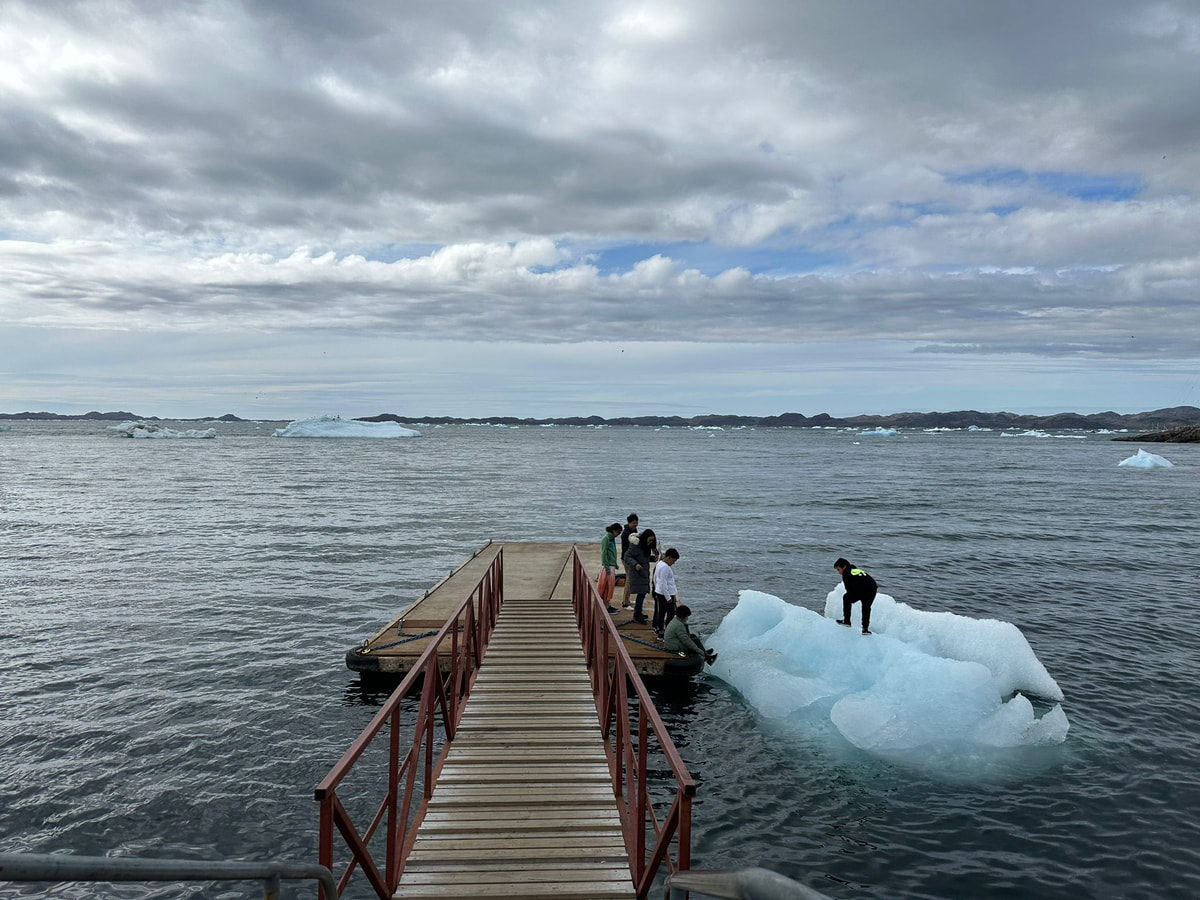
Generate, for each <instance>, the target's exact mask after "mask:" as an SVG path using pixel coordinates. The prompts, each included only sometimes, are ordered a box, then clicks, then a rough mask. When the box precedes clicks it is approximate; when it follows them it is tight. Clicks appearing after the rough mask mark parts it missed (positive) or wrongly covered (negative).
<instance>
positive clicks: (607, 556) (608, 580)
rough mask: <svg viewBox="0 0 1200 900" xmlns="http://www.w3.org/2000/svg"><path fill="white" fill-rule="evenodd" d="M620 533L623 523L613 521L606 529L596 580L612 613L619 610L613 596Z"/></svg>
mask: <svg viewBox="0 0 1200 900" xmlns="http://www.w3.org/2000/svg"><path fill="white" fill-rule="evenodd" d="M620 533H621V523H620V522H613V523H612V524H611V525H609V526H608V527H607V528H606V529H604V537H602V538H601V539H600V577H599V578H598V579H597V580H596V591H597V593H599V594H600V599H601V600H603V601H604V605H605V606H607V607H608V611H609V612H610V613H613V612H616V611H617V608H616V607H615V606H613V605H612V598H613V592H614V591H615V590H616V586H617V535H619V534H620Z"/></svg>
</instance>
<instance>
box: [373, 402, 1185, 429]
mask: <svg viewBox="0 0 1200 900" xmlns="http://www.w3.org/2000/svg"><path fill="white" fill-rule="evenodd" d="M359 418H360V419H362V421H364V422H401V423H406V424H410V425H642V426H662V425H669V426H672V427H679V428H689V427H691V428H695V427H704V426H709V427H712V426H720V427H722V428H736V427H738V426H739V425H752V426H755V427H757V428H785V427H790V428H821V427H830V428H878V427H885V428H969V427H970V426H972V425H975V426H977V427H979V428H1025V429H1031V428H1055V429H1061V428H1079V429H1084V430H1089V431H1098V430H1100V429H1104V428H1107V429H1110V430H1114V431H1115V430H1117V429H1121V428H1128V429H1130V430H1136V431H1161V430H1164V429H1168V428H1177V427H1179V426H1182V425H1200V409H1197V408H1196V407H1194V406H1176V407H1173V408H1171V409H1156V410H1154V411H1153V412H1142V413H1133V414H1130V415H1122V414H1121V413H1115V412H1102V413H1093V414H1091V415H1086V416H1085V415H1081V414H1079V413H1058V414H1056V415H1052V416H1023V415H1018V414H1017V413H1008V412H998V413H988V412H978V411H976V410H973V409H969V410H959V411H956V412H929V413H918V412H904V413H892V414H890V415H886V416H851V417H849V418H840V419H839V418H835V417H833V416H830V415H828V414H826V413H820V414H818V415H815V416H805V415H802V414H800V413H784V414H783V415H780V416H722V415H715V414H714V415H706V416H691V417H689V418H684V417H681V416H624V417H619V418H613V419H605V418H602V417H600V416H587V417H580V416H568V417H565V418H554V419H520V418H513V417H511V416H491V417H487V418H480V419H458V418H454V417H452V416H423V417H418V418H405V417H403V416H398V415H395V414H394V413H381V414H380V415H377V416H360V417H359Z"/></svg>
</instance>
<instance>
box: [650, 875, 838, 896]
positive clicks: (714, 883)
mask: <svg viewBox="0 0 1200 900" xmlns="http://www.w3.org/2000/svg"><path fill="white" fill-rule="evenodd" d="M688 891H691V892H692V893H694V894H701V895H703V896H705V897H718V898H720V900H831V898H830V897H829V895H828V894H822V893H821V892H820V891H814V890H813V889H812V888H809V887H805V886H804V885H802V884H800V883H799V882H798V881H792V879H790V878H785V877H784V876H783V875H780V874H779V873H778V872H772V871H771V870H770V869H692V870H690V871H687V872H676V873H675V874H674V875H669V876H667V880H666V883H664V884H663V900H684V898H685V897H686V896H687V892H688Z"/></svg>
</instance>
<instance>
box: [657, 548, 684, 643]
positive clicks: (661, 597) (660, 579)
mask: <svg viewBox="0 0 1200 900" xmlns="http://www.w3.org/2000/svg"><path fill="white" fill-rule="evenodd" d="M678 561H679V551H678V550H676V549H675V548H674V547H668V548H667V552H666V553H664V554H663V555H662V559H660V560H659V561H658V563H657V564H655V566H654V587H653V588H652V590H653V592H654V633H655V634H657V635H658V636H659V637H662V636H663V631H664V630H665V629H666V627H667V623H668V622H670V621H671V619H673V618H674V617H675V603H676V602H677V601H678V600H679V591H678V589H677V588H676V587H675V570H674V569H672V568H671V567H672V566H674V565H675V563H677V562H678Z"/></svg>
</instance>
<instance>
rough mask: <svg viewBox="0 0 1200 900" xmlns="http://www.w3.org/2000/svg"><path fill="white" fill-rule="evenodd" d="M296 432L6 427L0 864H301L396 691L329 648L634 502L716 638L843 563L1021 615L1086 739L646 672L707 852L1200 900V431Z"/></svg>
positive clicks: (977, 608)
mask: <svg viewBox="0 0 1200 900" xmlns="http://www.w3.org/2000/svg"><path fill="white" fill-rule="evenodd" d="M167 424H171V423H167ZM282 424H284V423H261V424H255V423H204V425H203V427H204V428H207V427H210V425H211V427H214V428H215V429H216V430H217V437H216V438H215V439H210V440H186V439H180V440H162V441H133V440H127V439H123V438H121V437H120V436H119V434H117V433H115V432H113V431H112V430H110V429H108V428H107V427H106V426H105V424H104V423H99V422H63V423H57V422H13V423H12V425H13V427H12V430H11V431H9V432H6V433H4V434H3V435H0V720H2V723H3V728H2V730H0V849H2V850H5V851H22V850H24V851H37V852H50V851H61V852H73V853H79V854H113V855H128V856H143V857H187V858H195V859H206V858H215V859H219V858H244V859H264V858H276V857H287V858H293V859H302V860H308V861H312V860H315V858H316V834H317V806H316V804H315V803H314V802H313V800H312V791H313V788H314V786H315V785H316V784H317V782H318V781H319V780H320V779H321V778H322V777H323V776H324V774H325V773H326V772H327V771H328V770H329V768H330V767H331V766H332V765H333V763H334V762H336V760H337V759H338V757H339V756H340V755H341V753H342V751H343V750H344V749H345V748H346V747H347V745H348V744H349V743H350V741H351V740H353V738H354V737H355V736H356V735H357V734H358V733H359V731H360V730H361V729H362V727H363V726H364V725H365V724H366V723H367V721H368V720H369V719H370V717H371V716H372V715H373V713H374V712H375V709H376V707H377V706H378V704H379V703H380V702H381V701H382V699H383V696H382V694H381V693H380V692H379V691H378V690H377V689H375V688H373V687H372V686H370V685H364V684H363V683H361V682H360V680H359V678H358V677H357V676H356V675H354V674H353V673H351V672H349V671H348V670H347V669H346V668H345V666H344V661H343V659H344V653H345V651H346V649H347V648H349V647H350V646H352V645H354V644H356V643H358V642H359V641H360V640H362V639H363V638H364V637H367V636H369V635H370V634H373V633H374V632H375V631H376V630H377V629H378V628H379V627H381V626H382V625H383V624H385V623H386V622H387V621H389V620H390V619H391V618H393V617H394V616H395V615H396V614H397V612H398V611H399V610H400V609H401V608H402V607H403V606H405V605H407V604H408V603H411V602H412V601H413V600H415V599H416V598H418V597H419V596H420V594H421V592H422V591H423V590H424V589H426V588H428V587H430V586H431V585H432V584H433V583H435V582H436V581H437V580H438V579H440V578H441V577H443V576H444V575H445V574H447V573H448V572H449V571H450V570H451V569H452V568H454V567H455V566H457V565H459V564H460V563H461V562H463V561H464V560H465V558H466V557H467V556H468V555H469V554H470V553H471V552H472V551H473V550H475V549H477V548H478V547H479V546H480V545H482V544H483V543H484V542H485V541H486V540H488V539H492V540H500V541H502V540H566V539H579V540H596V541H599V539H600V537H601V535H602V534H603V529H604V526H605V525H606V524H608V523H610V522H614V521H622V522H623V521H624V518H625V516H626V514H628V513H629V512H634V511H636V512H637V513H639V514H640V516H641V520H642V524H643V526H644V527H651V528H654V529H655V531H657V532H658V534H659V535H660V543H662V544H663V545H664V546H666V545H671V546H675V547H677V548H678V549H679V550H680V551H681V554H682V558H681V560H680V562H679V563H678V564H677V567H676V576H677V580H678V582H679V585H680V592H681V595H682V597H683V599H684V600H685V601H686V602H687V603H688V604H689V605H690V606H691V607H692V608H693V610H694V615H693V617H692V622H691V624H692V627H693V629H694V630H696V631H698V632H701V633H702V634H704V633H709V632H712V631H713V630H715V629H716V628H717V626H718V624H719V623H720V622H721V620H722V619H723V617H724V616H725V615H726V613H728V612H729V611H730V610H732V609H733V608H734V606H735V605H736V604H737V602H738V595H739V591H743V590H752V591H759V592H762V593H765V594H770V595H772V596H774V597H778V598H780V599H781V600H783V601H784V602H786V603H788V604H792V605H796V606H800V607H805V608H807V609H809V610H813V611H817V612H823V611H824V609H825V601H826V595H827V594H828V593H829V591H830V590H831V589H833V588H834V587H835V585H836V583H837V573H836V572H834V571H833V568H832V565H833V561H834V560H835V559H836V558H837V557H839V556H846V557H848V558H850V559H851V560H852V561H853V562H854V563H855V564H857V565H861V566H863V567H865V568H867V569H869V570H870V571H871V573H872V574H873V575H874V576H875V578H876V579H877V580H878V581H879V583H880V587H881V590H883V591H885V592H886V593H887V594H889V595H891V596H892V597H894V598H896V600H897V601H899V602H903V603H906V604H908V605H910V606H912V607H913V608H915V609H920V610H926V611H933V612H938V611H945V612H952V613H954V614H957V615H961V616H968V617H974V618H979V619H998V620H1001V621H1005V622H1010V623H1012V624H1014V625H1015V626H1017V627H1018V628H1019V629H1020V631H1021V632H1022V633H1023V635H1024V636H1025V638H1026V639H1027V640H1028V642H1029V644H1030V646H1031V648H1032V649H1033V650H1034V652H1035V653H1036V655H1037V659H1038V660H1040V662H1041V663H1042V664H1043V665H1044V666H1045V667H1046V670H1047V671H1048V672H1049V674H1050V675H1051V676H1052V677H1053V679H1054V680H1055V682H1056V683H1057V684H1058V685H1059V686H1060V687H1061V689H1062V693H1063V700H1062V707H1063V710H1064V711H1065V714H1066V715H1067V717H1068V718H1069V721H1070V730H1069V732H1068V733H1067V736H1066V739H1065V741H1063V742H1062V743H1061V744H1054V745H1051V746H1045V747H1040V748H1036V749H1035V750H1033V751H1030V750H1028V749H1026V748H1022V752H1019V753H1016V752H1014V753H1013V754H1011V755H1008V756H1003V755H1001V756H999V757H998V756H997V755H996V754H995V753H984V754H981V755H980V756H979V758H977V759H976V758H975V757H974V756H972V755H971V754H970V753H968V752H966V751H963V752H961V753H959V754H957V755H955V756H954V758H952V759H947V760H946V766H945V767H944V768H942V767H938V766H933V767H928V766H927V767H913V766H909V765H904V764H902V763H897V762H895V761H893V760H889V759H886V758H881V757H880V756H878V755H874V754H872V753H870V752H867V751H864V750H863V749H860V748H859V747H856V746H854V745H853V744H852V743H850V742H849V741H847V740H846V739H845V737H844V736H842V735H841V734H840V733H839V732H838V731H837V729H836V728H835V727H833V725H832V724H831V723H830V722H829V721H828V719H827V718H826V719H822V718H821V717H820V716H812V717H810V718H809V719H808V720H803V721H795V720H789V721H786V722H781V721H780V720H779V719H778V718H777V717H773V716H771V715H769V714H768V712H769V710H768V711H765V710H764V709H763V708H762V707H761V706H756V705H755V703H753V702H751V701H750V700H749V699H747V697H746V696H744V695H743V694H742V693H740V692H739V691H738V690H737V689H735V688H733V687H732V686H731V685H730V684H729V683H728V682H726V681H723V680H721V679H719V678H717V677H715V676H714V675H711V674H709V675H705V676H702V677H701V678H699V679H697V680H696V681H695V682H694V683H691V684H690V685H687V686H685V687H683V688H677V689H665V688H657V689H655V695H656V700H657V702H658V705H659V708H660V710H661V711H662V713H663V717H664V720H665V722H666V724H667V726H668V728H669V730H670V732H671V734H672V736H673V738H674V740H675V742H676V744H677V745H678V747H679V749H680V751H681V753H682V756H683V758H684V760H685V762H686V763H687V765H688V767H689V769H690V771H691V773H692V774H693V775H694V776H695V777H696V779H697V780H698V782H699V788H698V791H697V797H696V803H695V806H694V813H693V829H694V830H693V852H692V859H693V865H694V866H695V867H706V868H724V867H737V866H744V865H759V866H764V867H767V868H771V869H774V870H776V871H779V872H781V873H783V874H785V875H787V876H789V877H792V878H795V879H797V880H799V881H802V882H804V883H805V884H808V885H810V886H813V887H816V888H818V889H819V890H822V891H824V892H825V893H827V894H829V895H830V896H832V897H863V896H878V897H914V898H915V897H929V898H959V897H989V898H990V897H1013V898H1016V897H1079V898H1084V897H1146V898H1152V897H1153V898H1161V897H1191V896H1200V741H1198V740H1197V737H1196V734H1197V731H1198V730H1200V729H1198V725H1200V704H1198V703H1197V701H1196V690H1195V689H1196V684H1197V680H1198V677H1200V641H1198V640H1197V639H1196V637H1195V634H1194V631H1195V622H1194V614H1195V612H1196V610H1197V607H1198V605H1200V603H1198V597H1197V594H1198V588H1200V579H1198V577H1197V565H1196V562H1197V556H1196V550H1195V536H1196V534H1197V533H1198V532H1200V478H1198V477H1197V476H1198V474H1200V446H1196V445H1156V446H1155V447H1154V449H1155V450H1156V451H1158V453H1159V454H1160V455H1161V456H1163V457H1165V458H1167V459H1169V460H1170V462H1171V463H1172V464H1173V465H1172V466H1171V467H1170V468H1166V467H1156V468H1153V469H1137V468H1131V467H1122V466H1120V465H1119V464H1120V462H1121V461H1122V460H1124V459H1127V458H1128V457H1130V455H1131V454H1133V453H1135V452H1136V450H1137V449H1138V447H1137V445H1136V444H1121V443H1113V442H1112V441H1111V440H1110V439H1109V438H1110V436H1108V435H1095V434H1081V433H1051V434H1049V435H1046V436H1043V435H1041V434H1025V435H1020V436H1009V437H1006V436H1003V435H1002V434H1001V433H1000V432H995V431H992V432H987V431H981V432H937V433H926V432H921V431H911V432H910V431H906V430H901V431H900V432H899V433H898V434H896V435H863V434H860V433H859V432H858V431H852V430H833V429H829V430H812V429H754V428H745V429H736V430H726V431H713V430H703V431H694V430H690V429H679V428H676V429H658V428H528V427H527V428H492V427H465V426H463V427H443V428H432V427H425V428H420V430H421V432H422V434H421V436H420V437H419V438H413V439H405V440H396V441H388V440H384V441H379V440H355V439H344V440H306V439H284V438H276V437H274V436H273V435H274V432H275V430H276V429H277V428H279V427H280V426H281V425H282ZM174 427H176V428H178V429H179V430H181V431H183V430H187V429H194V428H196V425H195V423H182V424H176V425H175V426H174ZM853 637H854V638H857V639H859V640H871V639H872V638H862V637H861V636H859V635H857V634H854V635H853ZM881 637H883V638H885V639H886V635H882V636H881ZM354 890H355V891H358V893H356V894H355V895H356V896H365V894H363V893H361V889H359V888H355V889H354ZM285 891H291V892H292V894H291V895H293V896H308V895H309V894H310V893H311V885H309V886H304V887H299V886H289V887H286V888H285ZM260 894H261V889H260V887H259V886H257V885H255V884H253V883H250V884H239V883H235V884H225V885H221V886H219V887H214V886H212V885H183V886H179V885H167V886H164V885H141V884H123V885H110V886H102V887H100V888H93V887H85V886H78V885H76V886H67V885H63V886H46V885H26V886H18V885H0V896H4V897H10V896H12V897H15V896H26V895H40V896H61V897H77V896H110V897H131V898H146V897H178V896H188V895H192V896H221V897H230V898H232V897H243V896H244V897H255V896H259V895H260Z"/></svg>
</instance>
